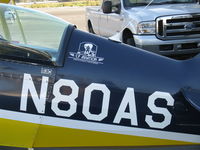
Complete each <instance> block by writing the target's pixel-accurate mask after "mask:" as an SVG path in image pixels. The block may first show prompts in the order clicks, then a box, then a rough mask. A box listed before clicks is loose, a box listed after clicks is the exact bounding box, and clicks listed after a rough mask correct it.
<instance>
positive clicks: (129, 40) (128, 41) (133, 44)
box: [126, 38, 135, 46]
mask: <svg viewBox="0 0 200 150" xmlns="http://www.w3.org/2000/svg"><path fill="white" fill-rule="evenodd" d="M126 44H128V45H131V46H135V41H134V39H133V38H127V40H126Z"/></svg>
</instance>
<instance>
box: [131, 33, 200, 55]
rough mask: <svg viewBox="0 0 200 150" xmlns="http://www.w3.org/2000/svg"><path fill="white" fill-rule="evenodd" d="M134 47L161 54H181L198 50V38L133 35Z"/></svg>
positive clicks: (199, 45)
mask: <svg viewBox="0 0 200 150" xmlns="http://www.w3.org/2000/svg"><path fill="white" fill-rule="evenodd" d="M133 37H134V40H135V44H136V47H139V48H142V49H145V50H147V51H151V52H154V53H157V54H161V55H166V56H169V55H182V54H191V53H199V52H200V38H195V39H184V40H183V39H181V40H166V41H164V40H160V39H158V38H157V37H156V36H155V35H145V36H144V35H133Z"/></svg>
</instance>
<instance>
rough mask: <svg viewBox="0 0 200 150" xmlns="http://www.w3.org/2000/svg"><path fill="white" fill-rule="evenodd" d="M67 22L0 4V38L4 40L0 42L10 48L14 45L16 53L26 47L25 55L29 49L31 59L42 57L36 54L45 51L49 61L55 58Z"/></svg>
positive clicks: (55, 59)
mask: <svg viewBox="0 0 200 150" xmlns="http://www.w3.org/2000/svg"><path fill="white" fill-rule="evenodd" d="M68 25H69V24H68V23H67V22H65V21H63V20H60V19H58V18H56V17H53V16H51V15H47V14H45V13H41V12H38V11H34V10H30V9H25V8H21V7H16V6H10V5H0V38H1V37H2V39H4V40H6V42H5V41H4V42H0V44H3V45H4V47H5V45H7V46H8V47H9V50H10V51H12V48H11V47H18V51H19V54H20V48H21V51H23V54H24V53H25V52H26V51H27V52H28V53H29V54H27V57H28V55H29V56H30V53H31V52H32V53H31V54H32V55H34V56H35V57H31V59H36V60H37V59H44V58H46V57H39V55H40V54H41V55H42V54H43V55H45V54H46V55H47V56H49V58H50V60H51V61H52V62H56V61H57V59H58V55H59V52H60V49H59V47H60V44H61V39H62V37H63V34H64V33H65V30H66V29H67V27H68ZM0 50H2V48H1V49H0ZM36 53H37V54H36ZM9 54H12V53H9ZM13 55H14V56H15V57H17V56H16V55H15V54H13ZM18 57H21V56H20V55H19V56H18ZM23 57H24V55H23ZM27 59H28V58H27ZM27 59H26V60H27ZM48 61H49V60H48Z"/></svg>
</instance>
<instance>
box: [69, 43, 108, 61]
mask: <svg viewBox="0 0 200 150" xmlns="http://www.w3.org/2000/svg"><path fill="white" fill-rule="evenodd" d="M97 49H98V47H97V46H96V45H95V44H93V43H89V42H82V43H80V45H79V49H78V52H77V53H74V52H70V53H69V54H70V56H69V58H72V59H73V60H75V61H81V62H86V63H91V64H103V60H104V58H102V57H97Z"/></svg>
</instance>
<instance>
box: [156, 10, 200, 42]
mask: <svg viewBox="0 0 200 150" xmlns="http://www.w3.org/2000/svg"><path fill="white" fill-rule="evenodd" d="M156 26H157V27H156V35H157V37H158V38H159V39H163V40H170V39H187V38H194V37H200V14H187V15H176V16H164V17H159V18H157V20H156Z"/></svg>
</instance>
